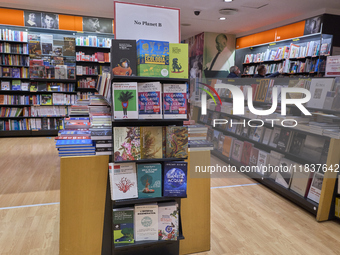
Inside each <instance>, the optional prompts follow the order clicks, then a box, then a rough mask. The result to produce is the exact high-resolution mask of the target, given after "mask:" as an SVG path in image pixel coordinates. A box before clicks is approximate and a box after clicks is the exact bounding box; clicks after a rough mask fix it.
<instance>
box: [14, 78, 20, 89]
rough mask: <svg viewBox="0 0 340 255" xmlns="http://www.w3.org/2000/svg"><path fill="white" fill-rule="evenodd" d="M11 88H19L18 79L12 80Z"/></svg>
mask: <svg viewBox="0 0 340 255" xmlns="http://www.w3.org/2000/svg"><path fill="white" fill-rule="evenodd" d="M12 90H21V81H20V80H12Z"/></svg>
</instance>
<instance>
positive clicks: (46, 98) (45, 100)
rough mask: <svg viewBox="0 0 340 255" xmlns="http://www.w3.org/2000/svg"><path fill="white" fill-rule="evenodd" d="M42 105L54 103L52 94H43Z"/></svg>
mask: <svg viewBox="0 0 340 255" xmlns="http://www.w3.org/2000/svg"><path fill="white" fill-rule="evenodd" d="M41 105H52V94H41Z"/></svg>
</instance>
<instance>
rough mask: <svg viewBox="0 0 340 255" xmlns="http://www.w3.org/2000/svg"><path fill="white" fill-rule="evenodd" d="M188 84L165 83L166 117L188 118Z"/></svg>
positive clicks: (164, 102)
mask: <svg viewBox="0 0 340 255" xmlns="http://www.w3.org/2000/svg"><path fill="white" fill-rule="evenodd" d="M186 91H187V86H186V84H163V107H164V111H163V115H164V119H187V118H188V116H187V94H186Z"/></svg>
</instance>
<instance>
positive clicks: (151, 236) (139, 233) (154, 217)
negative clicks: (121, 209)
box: [134, 204, 158, 241]
mask: <svg viewBox="0 0 340 255" xmlns="http://www.w3.org/2000/svg"><path fill="white" fill-rule="evenodd" d="M134 237H135V241H144V240H154V241H156V240H158V205H157V204H144V205H135V215H134Z"/></svg>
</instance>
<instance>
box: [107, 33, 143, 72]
mask: <svg viewBox="0 0 340 255" xmlns="http://www.w3.org/2000/svg"><path fill="white" fill-rule="evenodd" d="M111 64H112V74H113V75H114V76H116V75H117V76H119V75H121V76H137V47H136V41H135V40H118V39H115V40H112V45H111Z"/></svg>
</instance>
